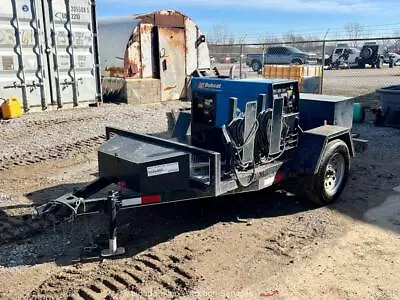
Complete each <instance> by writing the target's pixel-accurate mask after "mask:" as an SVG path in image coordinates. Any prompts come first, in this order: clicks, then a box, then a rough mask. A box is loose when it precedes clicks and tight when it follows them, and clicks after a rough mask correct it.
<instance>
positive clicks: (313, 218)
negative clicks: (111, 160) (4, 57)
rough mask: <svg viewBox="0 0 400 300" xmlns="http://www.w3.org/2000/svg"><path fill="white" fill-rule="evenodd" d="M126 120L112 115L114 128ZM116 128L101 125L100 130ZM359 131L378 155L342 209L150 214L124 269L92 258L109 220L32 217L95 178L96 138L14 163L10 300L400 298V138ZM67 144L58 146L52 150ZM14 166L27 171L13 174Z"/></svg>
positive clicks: (128, 230)
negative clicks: (61, 151) (116, 120)
mask: <svg viewBox="0 0 400 300" xmlns="http://www.w3.org/2000/svg"><path fill="white" fill-rule="evenodd" d="M152 109H154V110H155V111H156V113H154V114H153V117H152V118H153V119H152V120H153V122H154V123H160V124H161V123H164V122H165V121H166V120H164V119H162V120H161V117H160V116H162V115H163V113H164V112H165V111H167V110H168V109H169V107H161V108H160V107H155V108H152ZM145 110H146V109H145ZM119 112H120V109H119V108H118V109H114V108H113V107H111V108H110V107H108V108H107V109H105V110H104V114H105V115H107V118H108V119H110V118H112V116H114V115H115V116H118V114H119ZM132 113H133V112H132ZM99 114H100V113H99ZM73 115H74V116H75V113H74V114H73ZM139 115H140V114H139ZM139 115H138V116H136V118H140V116H139ZM53 117H54V118H55V119H57V118H58V117H63V118H64V117H65V116H64V115H62V114H61V115H60V116H58V115H57V116H54V115H53ZM149 118H150V119H151V117H149ZM108 119H107V120H108ZM107 120H105V121H104V120H103V119H102V118H101V117H100V116H99V119H96V120H94V121H93V122H95V123H94V125H93V126H94V127H93V128H95V127H96V128H97V127H100V125H104V124H106V123H107ZM135 120H136V119H135ZM128 121H129V120H128ZM136 121H137V122H138V121H139V120H136ZM21 122H22V121H21ZM90 122H92V121H90ZM90 122H89V121H88V124H87V126H91V125H90V124H89V123H90ZM129 122H130V121H129ZM150 123H151V122H150ZM21 124H24V123H23V122H22V123H21ZM40 124H41V123H40V122H39V125H38V126H37V127H35V129H34V130H33V131H34V132H35V135H36V137H37V139H38V141H40V138H41V137H42V134H43V136H47V137H49V135H50V134H51V132H48V131H46V130H48V129H43V128H42V126H41V125H40ZM63 124H64V123H62V124H59V125H57V126H64V125H63ZM0 126H3V128H1V129H2V130H3V131H4V130H5V127H4V126H9V125H4V124H0ZM65 126H66V125H65ZM149 126H150V125H149ZM158 126H160V127H159V128H158V129H155V132H156V131H158V132H159V131H162V129H163V126H161V125H158ZM165 126H166V125H165ZM72 127H73V126H71V128H70V127H66V128H67V130H71V132H70V134H71V135H72V134H74V133H73V132H72V131H73V129H72ZM7 128H10V127H7ZM13 128H14V127H13ZM14 130H15V131H16V132H23V131H24V130H25V128H24V127H23V126H21V127H20V128H17V127H15V128H14ZM60 130H61V129H60ZM137 130H139V131H141V132H144V131H149V130H151V128H150V127H149V128H147V127H146V128H138V129H137ZM354 132H357V133H360V134H361V137H363V138H366V139H369V149H368V152H366V153H364V154H362V155H359V156H357V157H356V158H355V159H354V161H353V164H352V171H351V177H350V178H349V182H348V185H347V187H346V189H345V191H344V193H343V195H342V197H341V199H340V200H339V201H338V202H337V203H336V204H334V205H331V206H329V207H323V208H318V207H315V206H314V205H312V204H310V203H308V202H307V201H305V199H300V198H299V197H297V196H295V195H293V194H290V193H287V192H285V191H284V190H283V189H280V190H278V191H263V192H260V193H253V194H247V195H241V196H230V197H223V198H221V199H206V200H199V201H191V202H182V203H178V204H171V205H166V206H154V207H147V208H141V209H137V210H135V211H131V212H129V213H124V214H123V215H121V223H120V227H119V242H120V244H121V245H123V246H125V247H126V255H125V256H123V257H118V258H114V259H97V258H95V257H92V259H88V253H89V252H88V251H86V252H85V253H84V254H85V255H83V253H82V250H83V248H84V247H92V248H93V245H95V244H97V245H100V247H105V246H106V244H105V242H106V236H105V234H106V232H107V223H106V220H105V219H104V216H102V215H93V216H86V217H82V218H79V219H77V220H74V221H71V222H70V223H64V224H57V225H56V224H53V223H52V222H51V221H48V220H46V221H40V220H35V219H33V220H32V219H31V218H30V217H29V216H30V214H32V213H33V211H34V210H33V207H34V206H36V205H39V204H42V203H45V202H47V201H48V200H50V199H54V198H55V197H57V196H60V195H62V194H64V193H66V192H69V191H71V190H72V188H73V187H74V186H81V185H82V184H84V183H86V182H88V181H90V180H93V179H94V178H95V176H96V172H97V170H96V153H95V147H94V146H93V147H91V146H90V145H91V142H90V141H89V142H88V137H87V136H84V137H82V138H84V140H85V141H86V143H87V144H85V145H86V146H85V147H78V148H79V149H78V150H76V147H75V146H74V147H65V151H66V152H69V153H72V154H71V155H67V154H65V155H56V156H54V157H52V156H49V155H47V154H46V155H45V158H46V159H44V160H40V159H38V160H37V161H34V162H32V163H28V161H27V160H22V161H21V157H24V154H21V155H19V156H18V158H17V159H16V160H15V159H14V158H13V156H12V155H9V156H4V157H3V158H2V160H0V167H1V166H3V169H1V168H0V169H1V170H0V183H1V184H0V229H1V234H0V235H1V238H0V298H1V299H399V298H400V252H399V251H398V249H400V151H398V150H399V149H400V131H399V130H398V129H390V128H378V127H374V126H373V125H372V124H356V125H355V127H354ZM98 134H100V133H99V132H97V131H94V132H93V135H95V136H97V135H98ZM65 139H66V137H63V138H62V139H61V140H57V135H56V136H54V137H51V138H49V145H48V146H47V147H49V149H55V148H54V147H55V146H56V145H55V143H60V144H62V142H63V141H65ZM51 141H53V142H51ZM14 142H15V145H18V141H17V139H16V140H15V141H9V143H10V145H11V144H12V145H14V144H13V143H14ZM92 142H93V143H94V145H97V144H98V143H99V141H98V140H93V141H92ZM50 144H52V145H50ZM15 145H14V146H15ZM62 145H64V144H62ZM38 151H39V150H38ZM52 151H53V150H52ZM41 152H43V153H46V149H42V150H41ZM32 155H33V154H32ZM35 155H36V154H35ZM35 155H33V157H35ZM7 158H8V160H9V161H13V162H14V161H15V162H18V163H17V164H14V163H13V167H10V163H6V162H5V161H6V159H7ZM92 248H90V249H91V250H97V249H92ZM86 250H88V249H86ZM95 252H96V251H94V252H93V253H95Z"/></svg>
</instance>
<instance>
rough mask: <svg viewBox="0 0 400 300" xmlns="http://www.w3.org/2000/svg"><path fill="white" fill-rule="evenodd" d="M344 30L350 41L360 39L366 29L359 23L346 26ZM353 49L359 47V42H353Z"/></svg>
mask: <svg viewBox="0 0 400 300" xmlns="http://www.w3.org/2000/svg"><path fill="white" fill-rule="evenodd" d="M344 30H346V33H347V36H348V38H349V39H350V40H354V39H358V38H360V37H361V35H362V34H363V32H364V28H363V26H362V25H360V24H359V23H348V24H346V25H345V26H344ZM351 44H352V45H353V47H357V46H358V42H357V41H352V43H351Z"/></svg>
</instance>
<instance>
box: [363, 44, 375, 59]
mask: <svg viewBox="0 0 400 300" xmlns="http://www.w3.org/2000/svg"><path fill="white" fill-rule="evenodd" d="M373 53H374V51H373V50H372V49H371V48H370V47H367V48H364V49H363V50H362V51H361V54H360V56H361V57H362V58H363V59H369V58H370V57H371V56H372V54H373Z"/></svg>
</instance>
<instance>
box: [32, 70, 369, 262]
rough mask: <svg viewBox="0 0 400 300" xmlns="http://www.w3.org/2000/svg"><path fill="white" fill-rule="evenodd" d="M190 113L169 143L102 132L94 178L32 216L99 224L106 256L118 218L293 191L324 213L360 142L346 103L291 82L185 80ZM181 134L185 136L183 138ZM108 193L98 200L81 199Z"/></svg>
mask: <svg viewBox="0 0 400 300" xmlns="http://www.w3.org/2000/svg"><path fill="white" fill-rule="evenodd" d="M190 90H191V92H190V96H191V97H190V99H191V112H190V113H188V112H182V113H181V114H180V115H179V117H178V120H177V122H176V125H175V128H174V130H173V133H172V137H171V138H169V139H164V138H160V137H156V136H152V135H145V134H140V133H136V132H131V131H126V130H122V129H117V128H111V127H107V128H106V136H107V141H106V142H105V143H104V144H103V145H102V146H101V147H100V148H99V150H98V167H99V178H98V179H97V180H95V181H94V182H92V183H89V184H88V185H87V186H85V187H84V188H82V189H79V190H77V191H74V192H72V193H69V194H67V195H64V196H62V197H60V198H58V199H55V200H53V201H50V202H49V203H47V204H46V205H43V206H41V207H39V208H38V212H39V214H47V213H57V214H59V215H63V214H65V213H66V214H67V215H70V214H73V215H80V214H87V213H91V212H94V211H104V212H105V213H106V214H107V215H108V216H109V222H110V238H109V249H106V250H104V251H103V253H102V254H103V255H116V254H120V253H122V252H123V248H118V247H117V242H116V219H117V215H118V212H119V211H121V210H125V209H130V208H136V207H141V206H146V205H156V204H163V203H171V202H175V201H184V200H191V199H199V198H210V197H219V196H223V195H228V194H235V193H243V192H251V191H259V190H262V189H265V188H269V187H271V186H273V185H276V184H278V183H281V182H284V181H287V180H294V181H295V182H298V183H299V182H301V184H299V186H301V187H302V188H303V191H304V193H305V194H306V195H307V198H308V199H310V200H312V201H314V202H315V203H317V204H319V205H325V204H330V203H332V202H333V201H335V200H336V199H337V198H338V197H339V196H340V194H341V192H342V191H343V189H344V187H345V184H346V181H347V178H348V175H349V170H350V160H351V158H352V157H353V156H354V155H355V150H356V149H358V150H360V151H362V150H364V149H365V147H366V145H367V142H366V141H363V140H360V139H356V138H355V137H354V135H353V134H352V132H351V129H352V119H353V106H352V99H349V98H344V97H333V96H323V95H309V94H300V93H299V86H298V82H297V81H293V80H265V79H232V78H225V77H221V76H216V77H203V76H199V77H193V78H192V79H191V88H190ZM189 128H190V130H189ZM112 184H116V185H115V186H118V187H119V188H118V189H116V190H112V191H109V193H108V196H107V197H104V198H96V199H92V198H91V197H92V196H93V195H94V194H96V193H97V192H99V191H100V190H102V189H104V188H106V187H108V186H110V185H112Z"/></svg>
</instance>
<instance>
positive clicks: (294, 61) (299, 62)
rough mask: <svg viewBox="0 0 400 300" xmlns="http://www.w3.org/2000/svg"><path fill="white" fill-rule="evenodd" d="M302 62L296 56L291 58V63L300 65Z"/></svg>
mask: <svg viewBox="0 0 400 300" xmlns="http://www.w3.org/2000/svg"><path fill="white" fill-rule="evenodd" d="M302 64H303V62H302V61H301V59H298V58H296V59H293V60H292V65H302Z"/></svg>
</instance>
